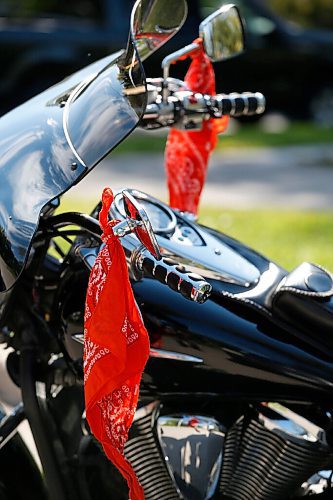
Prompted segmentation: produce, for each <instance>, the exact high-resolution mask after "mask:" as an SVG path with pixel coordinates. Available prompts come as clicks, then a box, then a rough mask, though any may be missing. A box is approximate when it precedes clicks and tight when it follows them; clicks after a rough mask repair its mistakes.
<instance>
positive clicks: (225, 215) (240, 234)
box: [200, 207, 333, 271]
mask: <svg viewBox="0 0 333 500" xmlns="http://www.w3.org/2000/svg"><path fill="white" fill-rule="evenodd" d="M200 222H201V223H203V224H205V225H208V226H211V227H214V228H216V229H219V230H220V231H222V232H225V233H227V234H228V235H230V236H232V237H234V238H236V239H238V240H240V241H242V242H244V243H246V244H247V245H249V246H250V247H252V248H254V249H256V250H258V251H259V252H260V253H262V254H264V255H266V256H268V257H269V258H270V259H271V260H273V261H275V262H277V263H278V264H280V265H282V266H283V267H286V268H287V269H290V270H291V269H292V268H293V267H296V266H297V265H298V264H300V263H301V262H303V261H310V262H313V263H317V264H321V265H323V266H324V267H327V268H328V269H330V270H332V271H333V213H332V212H283V211H282V212H281V211H270V210H264V209H263V210H247V211H240V210H221V209H220V208H214V207H213V208H208V207H205V208H203V210H202V212H201V217H200Z"/></svg>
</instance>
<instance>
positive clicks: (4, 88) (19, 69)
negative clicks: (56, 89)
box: [0, 0, 199, 114]
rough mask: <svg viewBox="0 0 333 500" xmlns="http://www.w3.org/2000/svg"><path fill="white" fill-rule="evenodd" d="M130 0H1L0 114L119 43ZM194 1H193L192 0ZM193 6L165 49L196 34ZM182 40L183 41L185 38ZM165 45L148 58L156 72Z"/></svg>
mask: <svg viewBox="0 0 333 500" xmlns="http://www.w3.org/2000/svg"><path fill="white" fill-rule="evenodd" d="M133 3H134V2H133V0H122V1H121V2H120V1H117V0H71V1H70V2H54V1H52V0H41V1H39V2H29V0H28V1H27V0H18V1H16V2H11V1H10V0H2V1H1V3H0V67H1V78H0V113H1V114H3V113H5V112H7V111H9V110H10V109H12V108H13V107H15V106H17V105H18V104H20V103H22V102H24V101H26V100H27V99H29V98H30V97H32V96H33V95H36V94H38V93H39V92H41V91H42V90H44V89H46V88H48V87H50V86H51V85H53V84H55V83H58V82H59V81H61V80H62V79H63V78H64V77H66V76H67V75H70V74H72V73H73V72H74V71H76V70H77V69H80V68H82V67H84V66H87V65H88V64H90V63H91V62H93V61H95V60H97V59H100V58H101V57H103V56H106V55H108V54H110V53H112V52H115V51H116V50H119V49H121V48H122V47H124V45H125V43H126V36H127V35H126V34H127V31H128V25H129V20H128V12H130V10H131V7H132V5H133ZM193 3H194V4H195V3H196V2H193ZM198 24H199V13H198V9H196V8H195V5H193V7H192V6H191V16H189V18H188V20H187V22H186V23H185V25H184V27H183V30H182V33H181V34H178V35H176V37H175V38H174V40H171V41H170V43H169V49H168V50H169V51H170V49H171V50H175V49H177V48H179V47H180V46H181V45H184V40H186V42H187V41H188V42H190V41H191V40H192V38H194V37H195V36H197V28H198ZM186 42H185V43H186ZM163 50H164V52H163ZM166 53H167V52H166V49H163V48H162V50H161V51H160V53H159V54H158V58H155V57H154V56H153V57H152V58H151V59H150V60H149V62H148V63H147V64H148V66H147V73H149V74H150V75H152V74H153V73H155V74H159V73H160V72H159V67H160V59H161V57H163V56H164V55H166Z"/></svg>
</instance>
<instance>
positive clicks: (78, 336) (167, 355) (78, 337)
mask: <svg viewBox="0 0 333 500" xmlns="http://www.w3.org/2000/svg"><path fill="white" fill-rule="evenodd" d="M72 339H73V340H75V341H76V342H78V343H79V344H82V345H83V344H84V335H83V333H74V334H73V335H72ZM149 356H150V357H151V358H159V359H170V360H173V361H183V362H185V363H203V359H202V358H198V357H196V356H190V355H188V354H183V353H181V352H174V351H166V350H164V349H157V348H156V347H151V348H150V353H149Z"/></svg>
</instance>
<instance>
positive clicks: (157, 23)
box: [131, 0, 187, 61]
mask: <svg viewBox="0 0 333 500" xmlns="http://www.w3.org/2000/svg"><path fill="white" fill-rule="evenodd" d="M186 16H187V3H186V0H168V1H167V2H165V0H137V1H136V2H135V4H134V7H133V9H132V14H131V36H132V39H133V41H134V43H135V45H136V49H137V51H138V54H139V57H140V59H141V61H144V60H145V59H147V57H149V56H150V55H151V54H152V53H153V52H155V50H157V49H159V48H160V47H161V46H162V45H164V44H165V43H166V42H167V41H168V40H170V38H172V37H173V36H174V35H175V34H176V33H177V32H178V31H179V29H180V28H181V27H182V25H183V24H184V21H185V19H186Z"/></svg>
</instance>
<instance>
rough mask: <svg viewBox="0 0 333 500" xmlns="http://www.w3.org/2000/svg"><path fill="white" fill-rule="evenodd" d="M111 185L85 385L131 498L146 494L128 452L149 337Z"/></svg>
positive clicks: (97, 426) (93, 287) (93, 424)
mask: <svg viewBox="0 0 333 500" xmlns="http://www.w3.org/2000/svg"><path fill="white" fill-rule="evenodd" d="M112 201H113V193H112V191H111V189H109V188H106V189H104V191H103V196H102V209H101V211H100V215H99V221H100V225H101V228H102V230H103V235H102V240H103V242H104V243H105V246H103V247H102V249H101V250H100V252H99V254H98V257H97V258H96V261H95V264H94V266H93V268H92V270H91V273H90V278H89V284H88V289H87V297H86V307H85V317H84V390H85V401H86V415H87V420H88V423H89V425H90V428H91V431H92V433H93V434H94V435H95V437H96V438H97V439H98V441H100V442H101V444H102V446H103V449H104V451H105V453H106V455H107V456H108V458H109V459H110V460H111V461H112V462H113V463H114V465H115V466H116V467H117V468H118V469H119V471H120V472H121V474H122V475H123V476H124V477H125V479H126V480H127V483H128V486H129V489H130V498H131V500H142V499H144V493H143V490H142V487H141V486H140V484H139V482H138V479H137V477H136V475H135V473H134V471H133V469H132V467H131V465H130V463H129V462H128V461H127V460H126V458H125V456H124V445H125V443H126V441H127V437H128V431H129V428H130V426H131V424H132V421H133V417H134V413H135V410H136V406H137V401H138V395H139V386H140V380H141V375H142V372H143V369H144V367H145V364H146V362H147V359H148V356H149V337H148V334H147V331H146V329H145V327H144V325H143V321H142V318H141V315H140V312H139V309H138V307H137V305H136V303H135V299H134V296H133V292H132V288H131V285H130V281H129V277H128V271H127V264H126V259H125V254H124V250H123V248H122V246H121V244H120V242H119V240H118V237H117V236H115V235H114V234H113V230H112V227H113V226H114V225H115V222H114V221H108V213H109V209H110V206H111V203H112Z"/></svg>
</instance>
